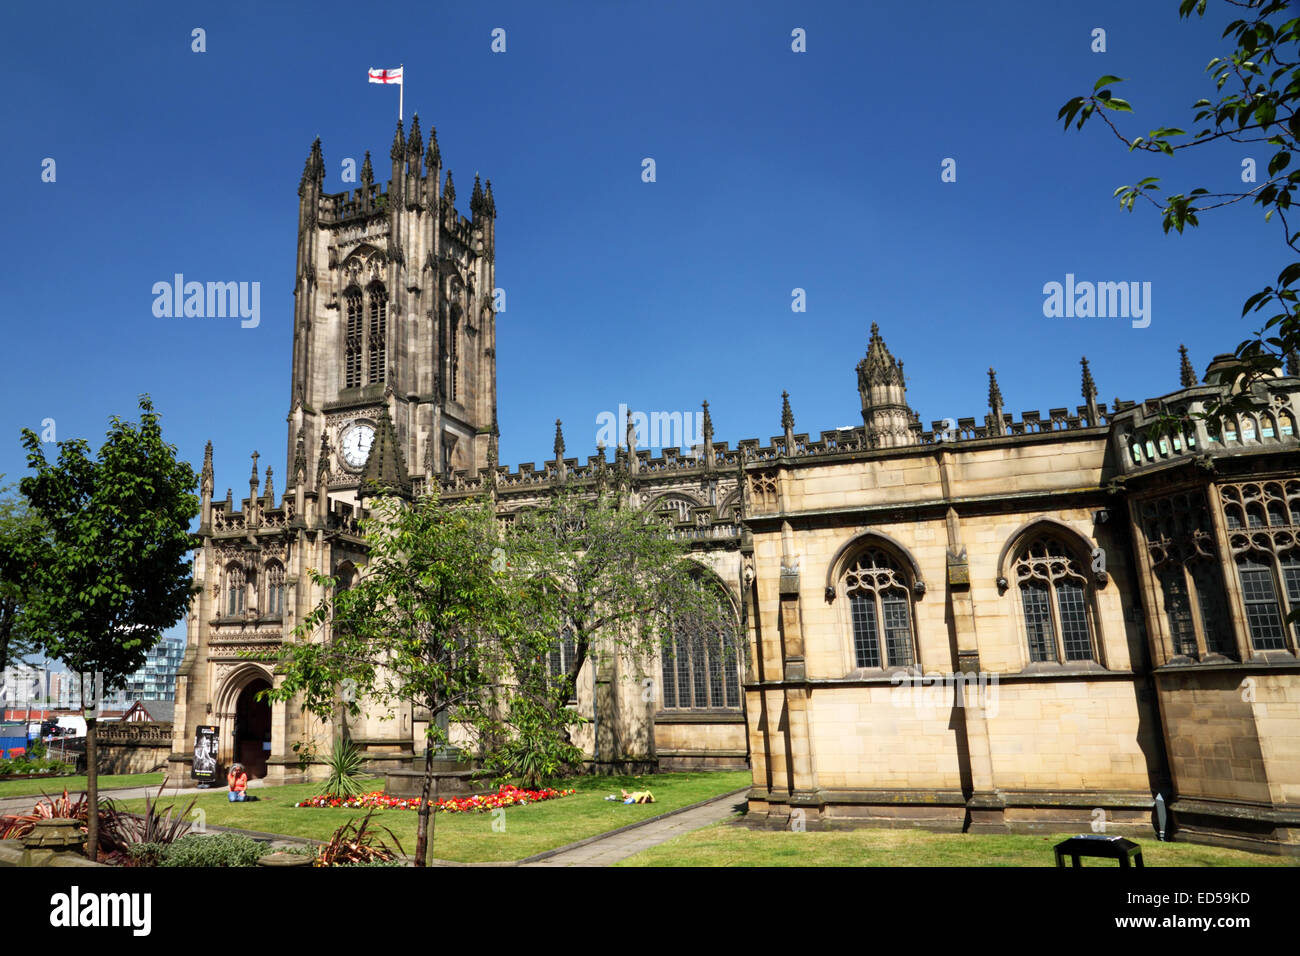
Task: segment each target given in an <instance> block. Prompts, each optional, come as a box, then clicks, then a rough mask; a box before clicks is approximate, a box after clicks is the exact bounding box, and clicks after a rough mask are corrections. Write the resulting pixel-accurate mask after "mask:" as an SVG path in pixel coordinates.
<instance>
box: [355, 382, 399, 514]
mask: <svg viewBox="0 0 1300 956" xmlns="http://www.w3.org/2000/svg"><path fill="white" fill-rule="evenodd" d="M384 491H392V492H396V493H398V494H401V495H409V494H410V491H411V476H410V475H409V474H408V473H407V471H406V461H405V460H404V459H403V457H402V449H401V447H400V445H399V444H398V440H397V429H396V428H394V427H393V420H392V418H390V417H389V415H388V406H387V405H380V406H379V421H378V422H377V423H376V427H375V438H374V441H373V442H371V444H370V454H369V455H368V456H367V457H366V463H365V465H363V466H362V468H361V486H360V488H359V489H358V490H357V496H358V498H361V497H364V496H366V495H370V494H378V493H381V492H384Z"/></svg>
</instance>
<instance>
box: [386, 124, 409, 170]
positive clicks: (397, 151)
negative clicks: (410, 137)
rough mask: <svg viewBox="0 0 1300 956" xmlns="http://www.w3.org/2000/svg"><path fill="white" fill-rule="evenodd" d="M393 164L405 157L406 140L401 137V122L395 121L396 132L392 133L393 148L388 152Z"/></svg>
mask: <svg viewBox="0 0 1300 956" xmlns="http://www.w3.org/2000/svg"><path fill="white" fill-rule="evenodd" d="M388 155H389V158H391V159H392V161H393V162H395V163H396V162H400V161H401V159H402V157H403V156H405V155H406V139H405V138H404V137H403V136H402V121H401V120H398V121H397V131H396V132H395V133H393V148H392V149H391V150H389V152H388Z"/></svg>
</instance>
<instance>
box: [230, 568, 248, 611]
mask: <svg viewBox="0 0 1300 956" xmlns="http://www.w3.org/2000/svg"><path fill="white" fill-rule="evenodd" d="M246 584H247V577H246V575H245V573H244V566H243V565H242V564H237V563H231V564H229V565H227V566H226V614H227V616H229V617H234V616H236V615H238V614H243V613H244V607H245V605H244V600H245V591H246Z"/></svg>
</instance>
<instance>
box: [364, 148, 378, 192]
mask: <svg viewBox="0 0 1300 956" xmlns="http://www.w3.org/2000/svg"><path fill="white" fill-rule="evenodd" d="M374 183H375V167H374V166H372V165H370V150H366V158H365V159H364V160H362V162H361V186H362V188H364V189H367V190H368V189H369V188H370V187H371V186H373V185H374Z"/></svg>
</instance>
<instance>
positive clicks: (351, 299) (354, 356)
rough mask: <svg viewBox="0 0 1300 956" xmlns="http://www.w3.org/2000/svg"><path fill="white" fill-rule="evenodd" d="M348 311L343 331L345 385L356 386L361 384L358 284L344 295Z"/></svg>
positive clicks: (348, 386)
mask: <svg viewBox="0 0 1300 956" xmlns="http://www.w3.org/2000/svg"><path fill="white" fill-rule="evenodd" d="M343 302H344V308H345V309H346V311H347V325H346V327H345V328H344V332H343V339H344V342H343V371H344V387H346V388H356V387H357V386H359V385H360V384H361V346H362V341H361V290H360V289H358V288H357V287H356V286H353V287H352V288H350V289H348V291H347V292H345V293H344V295H343Z"/></svg>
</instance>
